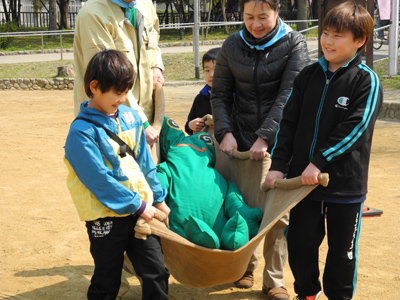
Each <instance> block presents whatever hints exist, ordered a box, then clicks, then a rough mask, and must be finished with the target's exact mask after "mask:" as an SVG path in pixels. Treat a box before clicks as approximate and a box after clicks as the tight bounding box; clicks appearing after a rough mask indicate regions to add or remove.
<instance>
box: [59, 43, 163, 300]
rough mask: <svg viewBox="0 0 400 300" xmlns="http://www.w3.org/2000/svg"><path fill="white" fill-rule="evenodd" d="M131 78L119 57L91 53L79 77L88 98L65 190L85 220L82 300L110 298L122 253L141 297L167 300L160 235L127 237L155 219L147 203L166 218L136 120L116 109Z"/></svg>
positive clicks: (73, 133)
mask: <svg viewBox="0 0 400 300" xmlns="http://www.w3.org/2000/svg"><path fill="white" fill-rule="evenodd" d="M134 79H135V74H134V70H133V66H132V64H131V62H130V61H129V60H128V58H127V57H126V56H125V55H124V54H123V53H121V52H118V51H116V50H103V51H101V52H99V53H97V54H96V55H95V56H93V58H92V59H91V60H90V62H89V64H88V67H87V69H86V73H85V77H84V84H85V91H86V94H87V95H88V96H89V97H90V99H89V100H88V101H86V102H84V103H82V104H81V108H80V110H81V111H80V113H79V114H78V118H77V119H76V120H75V121H74V122H73V123H72V125H71V128H70V131H69V133H68V137H67V140H66V143H65V158H64V161H65V164H66V165H67V168H68V171H69V174H68V178H67V186H68V188H69V190H70V193H71V196H72V199H73V201H74V203H75V206H76V208H77V210H78V214H79V217H80V219H81V220H82V221H85V222H86V227H87V233H88V235H89V240H90V253H91V254H92V257H93V260H94V265H95V268H94V274H93V276H92V279H91V284H90V286H89V289H88V292H87V298H88V299H89V300H100V299H115V298H116V297H117V294H118V290H119V288H120V284H121V273H122V266H123V261H124V252H125V251H126V253H127V255H128V257H129V259H130V261H131V262H132V264H133V266H134V268H135V270H136V273H137V275H138V276H139V277H140V278H141V279H142V292H143V295H142V299H148V300H153V299H168V278H169V271H168V270H167V269H166V268H165V265H164V256H163V253H162V250H161V244H160V239H159V237H157V236H149V237H148V238H147V240H141V239H135V238H134V234H135V232H134V227H135V224H136V221H137V218H138V216H142V217H143V218H145V219H146V221H147V222H149V221H150V220H151V219H152V218H153V217H154V216H155V212H156V211H155V207H154V206H153V203H154V205H157V208H159V209H160V210H161V211H163V212H164V213H166V215H167V216H168V214H169V212H170V210H169V208H168V206H167V205H166V204H165V202H164V199H165V196H166V190H165V189H164V188H162V187H161V184H160V182H159V181H158V179H157V176H156V168H155V166H154V164H153V160H152V159H151V157H150V154H149V152H148V148H147V143H146V135H145V133H144V128H143V124H142V121H141V119H140V117H139V115H138V114H137V112H136V111H134V110H133V109H131V108H129V107H128V106H125V105H121V104H122V103H123V102H125V101H126V99H127V96H128V92H129V90H130V89H131V88H132V85H133V82H134ZM79 118H80V119H79ZM105 129H108V130H110V131H112V132H113V133H114V134H116V135H117V136H118V137H119V138H120V139H122V140H123V141H124V142H125V143H126V144H127V145H128V146H129V147H130V148H131V149H132V151H133V153H132V155H130V154H129V152H128V153H125V155H123V153H122V152H123V147H120V146H119V145H118V143H117V142H115V141H114V140H113V139H112V138H111V137H110V136H109V135H108V134H107V133H106V131H105ZM166 221H167V220H166Z"/></svg>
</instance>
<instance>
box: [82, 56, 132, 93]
mask: <svg viewBox="0 0 400 300" xmlns="http://www.w3.org/2000/svg"><path fill="white" fill-rule="evenodd" d="M135 76H136V74H135V71H134V69H133V65H132V63H131V62H130V61H129V59H128V57H126V55H125V54H123V53H122V52H120V51H117V50H112V49H103V50H102V51H100V52H98V53H97V54H95V55H94V56H93V57H92V59H91V60H90V61H89V64H88V66H87V68H86V72H85V77H84V84H85V92H86V94H87V95H88V97H92V96H93V94H92V92H91V90H90V83H91V82H92V81H93V80H96V81H97V82H98V86H99V88H100V91H101V92H102V93H105V92H108V91H109V90H110V89H111V88H114V89H115V91H116V92H124V91H126V90H127V89H131V88H132V87H133V83H134V81H135Z"/></svg>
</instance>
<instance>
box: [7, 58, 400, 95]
mask: <svg viewBox="0 0 400 300" xmlns="http://www.w3.org/2000/svg"><path fill="white" fill-rule="evenodd" d="M203 54H204V52H200V57H202V56H203ZM399 59H400V57H399ZM163 60H164V64H165V69H166V71H165V73H164V77H165V80H166V81H185V80H188V81H194V80H196V78H195V73H194V70H195V66H194V53H180V54H176V53H167V54H164V55H163ZM72 63H73V62H72V61H70V60H63V61H61V60H59V61H49V62H31V63H19V64H3V65H0V78H54V77H56V75H57V67H59V66H62V65H66V64H72ZM374 70H375V72H376V73H377V74H378V75H379V77H380V79H381V82H382V85H383V88H384V89H400V76H399V77H387V76H386V75H387V72H388V59H384V60H381V61H379V62H376V63H374ZM398 70H399V72H398V74H399V75H400V60H399V66H398ZM200 78H201V79H203V72H202V70H200Z"/></svg>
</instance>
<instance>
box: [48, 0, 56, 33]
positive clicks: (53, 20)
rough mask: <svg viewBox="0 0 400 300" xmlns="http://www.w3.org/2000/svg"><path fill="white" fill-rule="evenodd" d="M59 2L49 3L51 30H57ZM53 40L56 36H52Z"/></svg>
mask: <svg viewBox="0 0 400 300" xmlns="http://www.w3.org/2000/svg"><path fill="white" fill-rule="evenodd" d="M56 5H57V1H56V0H50V1H49V30H50V31H52V30H57V6H56ZM52 37H53V38H54V37H55V36H52Z"/></svg>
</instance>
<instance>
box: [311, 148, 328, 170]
mask: <svg viewBox="0 0 400 300" xmlns="http://www.w3.org/2000/svg"><path fill="white" fill-rule="evenodd" d="M311 162H312V163H313V164H314V166H316V167H317V168H318V169H319V170H320V171H322V169H323V168H324V167H325V166H326V165H327V164H328V162H327V161H326V159H325V157H324V156H323V155H322V153H321V152H318V153H317V154H316V155H315V156H314V157H313V158H312V159H311Z"/></svg>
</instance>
